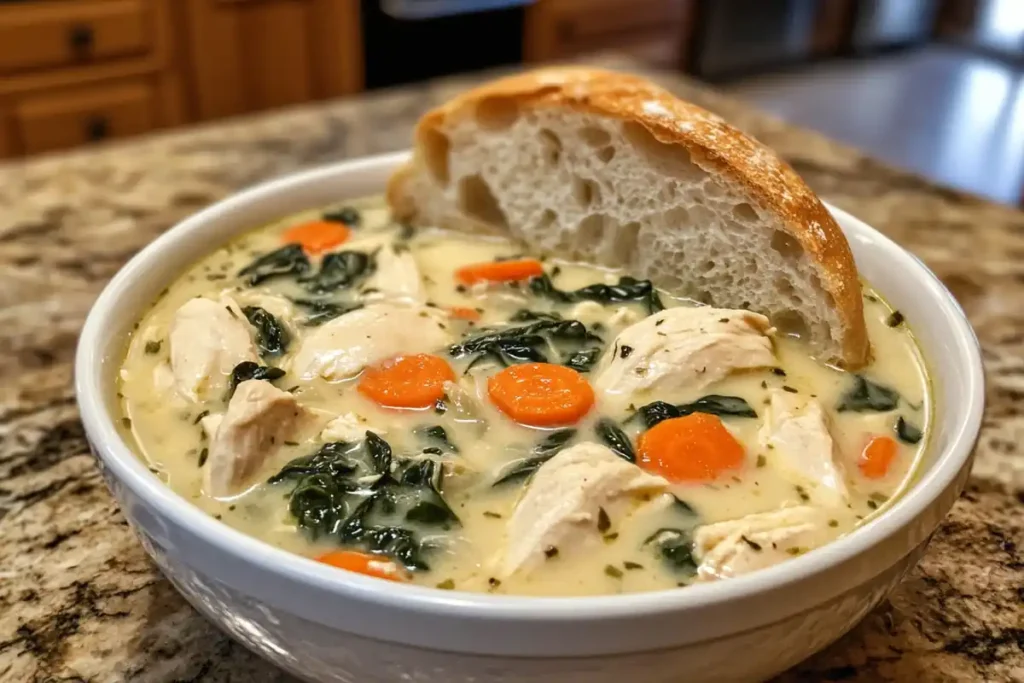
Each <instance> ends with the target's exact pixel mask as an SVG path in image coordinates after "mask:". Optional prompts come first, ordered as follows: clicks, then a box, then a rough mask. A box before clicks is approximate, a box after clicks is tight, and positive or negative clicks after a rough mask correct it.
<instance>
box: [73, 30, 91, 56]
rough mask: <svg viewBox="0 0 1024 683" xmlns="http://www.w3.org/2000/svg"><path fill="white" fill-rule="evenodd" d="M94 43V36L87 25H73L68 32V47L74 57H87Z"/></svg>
mask: <svg viewBox="0 0 1024 683" xmlns="http://www.w3.org/2000/svg"><path fill="white" fill-rule="evenodd" d="M94 42H95V35H94V34H93V30H92V26H89V25H88V24H75V25H74V26H72V27H71V28H70V29H69V30H68V45H69V46H70V47H71V51H72V52H74V53H75V56H76V57H79V58H84V57H88V56H89V52H90V51H91V50H92V46H93V43H94Z"/></svg>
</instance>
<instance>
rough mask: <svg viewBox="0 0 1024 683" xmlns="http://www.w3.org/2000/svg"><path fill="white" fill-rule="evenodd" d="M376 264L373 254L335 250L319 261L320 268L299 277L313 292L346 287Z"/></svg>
mask: <svg viewBox="0 0 1024 683" xmlns="http://www.w3.org/2000/svg"><path fill="white" fill-rule="evenodd" d="M376 267H377V264H376V261H375V259H374V258H373V256H371V255H370V254H367V253H365V252H362V251H335V252H331V253H329V254H327V255H326V256H324V257H323V259H322V260H321V261H320V270H318V271H317V272H316V273H315V274H312V275H308V276H306V277H303V278H299V282H301V283H302V284H303V286H305V288H306V289H307V290H308V291H310V292H312V293H313V294H323V293H325V292H333V291H336V290H338V289H347V288H349V287H351V286H353V285H354V284H356V283H357V282H359V281H361V280H363V279H364V278H366V277H368V276H369V275H371V274H372V273H373V272H374V270H376Z"/></svg>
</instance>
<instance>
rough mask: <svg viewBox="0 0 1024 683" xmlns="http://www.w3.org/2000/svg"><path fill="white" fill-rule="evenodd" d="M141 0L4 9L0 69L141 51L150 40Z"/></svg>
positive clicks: (37, 66) (97, 0)
mask: <svg viewBox="0 0 1024 683" xmlns="http://www.w3.org/2000/svg"><path fill="white" fill-rule="evenodd" d="M148 13H149V8H148V7H147V6H146V3H144V2H143V0H84V1H82V2H40V3H28V4H25V5H18V6H12V7H10V8H7V9H6V10H5V11H4V12H3V13H0V74H6V73H16V72H21V71H28V70H32V69H42V68H53V67H59V66H68V65H73V64H88V63H95V62H101V61H104V60H109V59H115V58H118V57H126V56H129V55H138V54H142V53H144V52H146V51H147V50H148V49H149V48H150V47H151V45H152V35H151V31H152V28H153V26H152V23H151V18H150V17H149V16H148Z"/></svg>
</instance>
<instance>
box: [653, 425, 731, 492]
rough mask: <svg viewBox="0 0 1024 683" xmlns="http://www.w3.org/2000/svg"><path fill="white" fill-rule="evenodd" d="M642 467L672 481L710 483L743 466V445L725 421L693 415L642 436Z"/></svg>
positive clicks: (656, 427)
mask: <svg viewBox="0 0 1024 683" xmlns="http://www.w3.org/2000/svg"><path fill="white" fill-rule="evenodd" d="M637 454H638V459H639V464H640V466H641V467H643V468H644V469H646V470H649V471H651V472H655V473H657V474H660V475H661V476H663V477H665V478H666V479H668V480H670V481H680V482H681V481H711V480H713V479H716V478H718V477H719V476H720V475H721V474H722V473H724V472H726V471H728V470H734V469H737V468H738V467H740V465H742V464H743V445H742V444H741V443H740V442H739V441H737V440H736V437H734V436H733V435H732V434H731V433H729V430H728V429H726V428H725V425H723V424H722V421H721V420H720V419H719V418H718V417H716V416H714V415H709V414H707V413H692V414H690V415H684V416H683V417H674V418H672V419H669V420H664V421H663V422H659V423H658V424H656V425H655V426H654V427H651V428H650V429H649V430H647V431H646V432H644V433H643V434H641V435H640V439H639V441H638V442H637Z"/></svg>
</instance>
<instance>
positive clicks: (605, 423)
mask: <svg viewBox="0 0 1024 683" xmlns="http://www.w3.org/2000/svg"><path fill="white" fill-rule="evenodd" d="M595 431H596V432H597V435H598V436H599V437H601V440H602V441H604V442H605V444H607V445H608V448H610V449H612V450H613V451H614V452H615V454H616V455H618V456H619V457H620V458H622V459H623V460H626V461H628V462H636V453H635V452H634V451H633V444H632V442H631V441H630V440H629V437H628V436H626V433H625V432H624V431H622V429H620V428H619V426H618V425H617V424H615V423H614V422H613V421H612V420H609V419H608V418H604V417H602V418H601V419H600V420H598V421H597V426H596V427H595Z"/></svg>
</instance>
